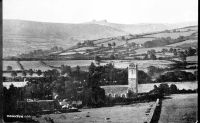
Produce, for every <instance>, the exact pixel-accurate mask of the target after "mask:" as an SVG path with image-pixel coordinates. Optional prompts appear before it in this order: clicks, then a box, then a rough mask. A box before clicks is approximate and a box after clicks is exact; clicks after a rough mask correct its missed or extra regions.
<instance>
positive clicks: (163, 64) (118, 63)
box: [101, 60, 173, 72]
mask: <svg viewBox="0 0 200 123" xmlns="http://www.w3.org/2000/svg"><path fill="white" fill-rule="evenodd" d="M107 63H111V61H110V60H106V61H105V63H101V65H106V64H107ZM112 63H113V64H114V67H116V68H127V67H128V66H129V64H130V63H136V64H137V65H138V69H139V70H143V71H145V72H147V68H148V67H149V66H155V67H158V68H168V67H170V65H171V64H173V62H171V61H166V60H113V61H112Z"/></svg>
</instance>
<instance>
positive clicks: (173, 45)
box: [167, 40, 198, 47]
mask: <svg viewBox="0 0 200 123" xmlns="http://www.w3.org/2000/svg"><path fill="white" fill-rule="evenodd" d="M189 43H196V44H197V43H198V41H197V40H186V41H183V42H179V43H174V44H170V45H167V46H172V47H177V46H180V45H183V44H189Z"/></svg>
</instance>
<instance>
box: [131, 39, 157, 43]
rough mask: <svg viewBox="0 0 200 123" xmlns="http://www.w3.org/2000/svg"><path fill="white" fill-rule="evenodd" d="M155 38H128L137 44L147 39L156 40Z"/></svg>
mask: <svg viewBox="0 0 200 123" xmlns="http://www.w3.org/2000/svg"><path fill="white" fill-rule="evenodd" d="M154 39H155V38H138V39H132V40H128V43H132V42H134V43H136V44H143V43H145V42H147V41H152V40H154Z"/></svg>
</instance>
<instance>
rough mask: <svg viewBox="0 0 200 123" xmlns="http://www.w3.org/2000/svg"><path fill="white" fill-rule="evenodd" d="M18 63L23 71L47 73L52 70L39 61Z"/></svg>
mask: <svg viewBox="0 0 200 123" xmlns="http://www.w3.org/2000/svg"><path fill="white" fill-rule="evenodd" d="M20 63H21V64H22V65H23V67H24V69H25V70H29V69H32V70H41V71H47V70H51V69H53V68H51V67H48V66H46V65H44V64H42V63H41V62H40V61H20Z"/></svg>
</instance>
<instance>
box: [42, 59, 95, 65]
mask: <svg viewBox="0 0 200 123" xmlns="http://www.w3.org/2000/svg"><path fill="white" fill-rule="evenodd" d="M44 62H45V63H46V64H47V65H50V66H54V67H60V66H61V65H68V66H71V67H76V66H77V65H79V66H89V65H90V64H91V62H94V61H93V60H67V61H44Z"/></svg>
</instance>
